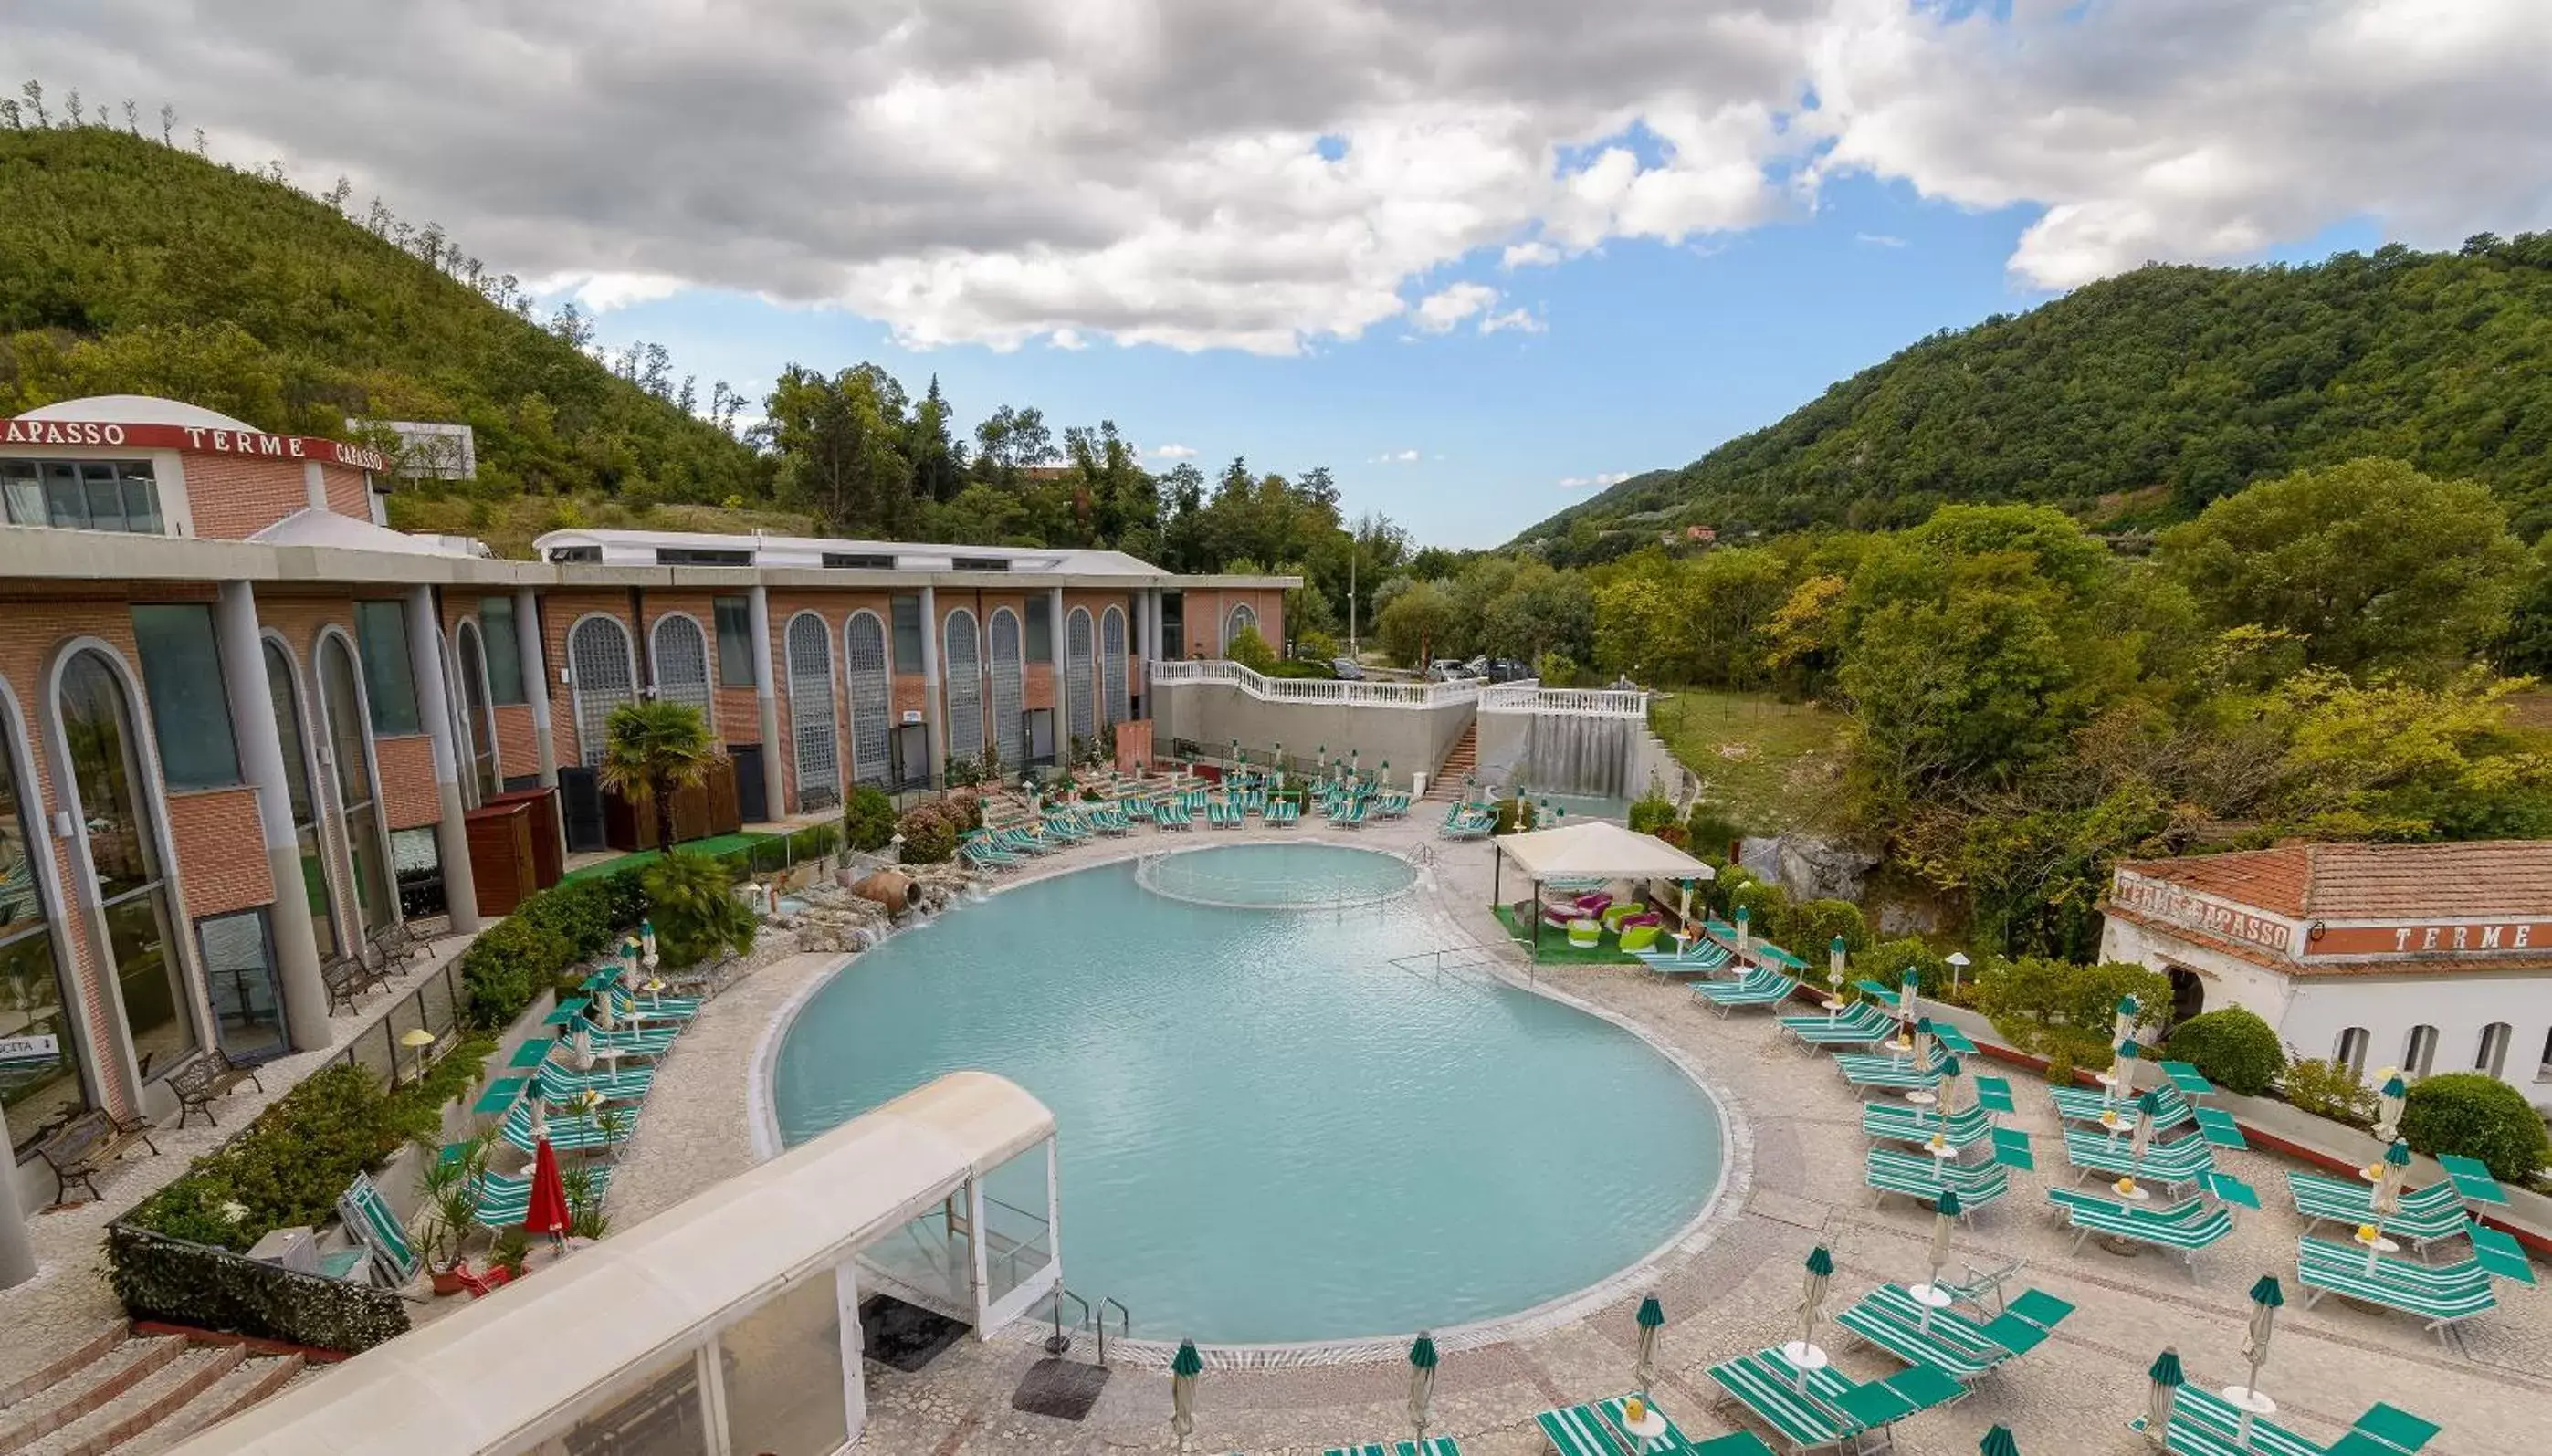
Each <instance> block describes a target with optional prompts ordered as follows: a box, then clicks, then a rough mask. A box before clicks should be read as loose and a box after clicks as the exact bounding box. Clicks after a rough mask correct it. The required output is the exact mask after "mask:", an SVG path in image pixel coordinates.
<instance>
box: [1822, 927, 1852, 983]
mask: <svg viewBox="0 0 2552 1456" xmlns="http://www.w3.org/2000/svg"><path fill="white" fill-rule="evenodd" d="M1847 954H1848V953H1847V951H1846V949H1845V946H1844V943H1843V937H1842V936H1840V935H1838V936H1836V937H1835V938H1834V939H1833V940H1831V941H1828V942H1827V943H1826V981H1827V982H1828V983H1829V984H1831V985H1834V986H1841V985H1843V965H1844V961H1845V959H1846V957H1847Z"/></svg>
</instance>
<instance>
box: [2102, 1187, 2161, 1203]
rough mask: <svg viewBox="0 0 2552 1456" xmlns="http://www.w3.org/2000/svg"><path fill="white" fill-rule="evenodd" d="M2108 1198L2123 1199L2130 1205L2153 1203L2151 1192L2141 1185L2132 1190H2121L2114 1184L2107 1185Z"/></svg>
mask: <svg viewBox="0 0 2552 1456" xmlns="http://www.w3.org/2000/svg"><path fill="white" fill-rule="evenodd" d="M2109 1196H2111V1197H2117V1198H2124V1199H2126V1200H2127V1201H2128V1202H2130V1203H2150V1202H2152V1201H2153V1190H2152V1189H2149V1188H2146V1187H2145V1186H2144V1185H2143V1184H2137V1185H2136V1186H2135V1187H2134V1188H2132V1189H2123V1190H2122V1189H2120V1188H2119V1187H2118V1186H2117V1185H2116V1184H2114V1183H2112V1184H2110V1185H2109Z"/></svg>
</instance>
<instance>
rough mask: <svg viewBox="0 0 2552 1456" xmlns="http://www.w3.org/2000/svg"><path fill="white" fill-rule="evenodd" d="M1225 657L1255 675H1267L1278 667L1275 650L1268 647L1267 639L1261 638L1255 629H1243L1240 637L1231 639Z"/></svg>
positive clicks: (1224, 651) (1225, 649) (1224, 650)
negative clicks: (1266, 673)
mask: <svg viewBox="0 0 2552 1456" xmlns="http://www.w3.org/2000/svg"><path fill="white" fill-rule="evenodd" d="M1223 656H1224V657H1226V658H1229V659H1230V660H1231V661H1233V662H1235V663H1238V664H1240V665H1241V666H1242V667H1244V668H1247V669H1248V670H1249V671H1251V672H1253V673H1265V672H1267V671H1268V670H1270V669H1272V668H1274V667H1275V666H1276V653H1275V651H1274V649H1272V648H1270V647H1268V645H1267V639H1266V638H1264V637H1261V636H1259V635H1258V629H1257V628H1255V627H1243V628H1241V629H1240V635H1238V636H1237V637H1234V638H1232V639H1231V645H1230V646H1228V647H1226V648H1224V649H1223Z"/></svg>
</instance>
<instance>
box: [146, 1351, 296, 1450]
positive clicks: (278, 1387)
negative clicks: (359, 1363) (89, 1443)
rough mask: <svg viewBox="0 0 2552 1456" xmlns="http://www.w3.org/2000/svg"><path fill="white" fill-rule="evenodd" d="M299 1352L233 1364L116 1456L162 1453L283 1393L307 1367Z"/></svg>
mask: <svg viewBox="0 0 2552 1456" xmlns="http://www.w3.org/2000/svg"><path fill="white" fill-rule="evenodd" d="M307 1368H308V1367H305V1366H304V1364H303V1363H302V1359H301V1357H300V1356H298V1355H284V1356H280V1357H276V1356H269V1355H259V1356H252V1357H250V1358H248V1359H245V1360H242V1361H240V1362H239V1363H238V1364H237V1365H235V1366H233V1367H232V1368H231V1369H230V1370H229V1371H228V1372H227V1373H225V1374H224V1375H223V1376H222V1378H221V1379H220V1380H218V1381H215V1382H214V1383H213V1384H212V1385H210V1386H207V1387H206V1388H205V1389H204V1390H203V1392H202V1393H201V1394H199V1395H197V1396H196V1397H195V1398H194V1399H193V1400H191V1401H188V1402H187V1403H186V1404H183V1405H182V1406H180V1407H178V1408H177V1409H175V1410H172V1411H170V1412H169V1413H168V1417H167V1418H166V1419H164V1420H162V1421H160V1423H158V1424H157V1425H154V1426H152V1427H151V1428H149V1429H148V1430H145V1431H142V1432H140V1433H138V1434H136V1435H134V1436H133V1437H131V1438H130V1439H128V1440H126V1441H125V1443H124V1444H122V1445H120V1446H117V1447H116V1448H115V1456H159V1453H160V1452H161V1451H165V1450H167V1449H168V1448H169V1447H171V1446H174V1445H176V1444H177V1443H178V1442H179V1441H182V1440H184V1439H186V1438H187V1437H188V1436H191V1435H193V1434H194V1433H195V1432H197V1431H201V1430H210V1429H212V1428H213V1427H214V1426H217V1425H219V1424H221V1423H222V1422H223V1421H225V1420H228V1419H230V1418H231V1417H232V1416H234V1415H237V1414H239V1413H240V1412H241V1411H243V1410H246V1409H248V1408H249V1407H250V1406H252V1405H257V1404H263V1403H265V1402H266V1401H270V1400H272V1399H273V1398H274V1397H275V1396H277V1395H280V1394H281V1393H282V1391H283V1388H284V1387H286V1386H288V1385H290V1384H292V1383H293V1381H294V1380H295V1379H296V1378H298V1377H299V1376H301V1375H302V1374H303V1372H304V1370H305V1369H307Z"/></svg>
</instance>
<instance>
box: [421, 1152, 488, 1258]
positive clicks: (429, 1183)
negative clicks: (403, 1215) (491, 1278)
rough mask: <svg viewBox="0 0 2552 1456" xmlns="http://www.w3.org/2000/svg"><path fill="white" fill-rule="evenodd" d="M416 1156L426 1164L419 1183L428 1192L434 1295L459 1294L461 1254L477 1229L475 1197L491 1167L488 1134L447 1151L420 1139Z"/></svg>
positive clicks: (428, 1241)
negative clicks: (479, 1179)
mask: <svg viewBox="0 0 2552 1456" xmlns="http://www.w3.org/2000/svg"><path fill="white" fill-rule="evenodd" d="M417 1155H418V1156H419V1157H421V1158H423V1159H424V1160H425V1172H424V1174H423V1175H422V1177H421V1178H420V1179H419V1184H420V1186H421V1188H422V1190H423V1192H424V1194H425V1206H426V1220H425V1246H426V1261H427V1265H428V1267H429V1268H430V1269H431V1270H432V1273H433V1276H434V1292H435V1293H436V1294H437V1295H457V1294H459V1293H461V1291H462V1282H461V1273H462V1268H461V1266H462V1262H463V1260H462V1252H461V1250H462V1246H463V1245H464V1244H465V1243H467V1242H468V1241H469V1238H470V1230H471V1228H472V1226H473V1216H472V1215H473V1213H474V1212H475V1209H474V1207H473V1201H472V1193H473V1191H474V1190H475V1189H476V1188H477V1187H478V1176H479V1175H480V1174H481V1173H483V1172H485V1171H486V1168H487V1136H486V1134H484V1133H480V1134H479V1135H478V1136H476V1137H473V1138H471V1139H469V1140H468V1141H466V1142H459V1143H455V1144H453V1145H452V1146H451V1148H450V1149H448V1150H445V1149H438V1148H436V1147H435V1146H434V1145H433V1144H431V1143H428V1142H425V1141H423V1140H420V1141H419V1142H418V1144H417Z"/></svg>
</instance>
